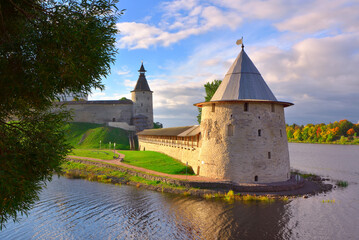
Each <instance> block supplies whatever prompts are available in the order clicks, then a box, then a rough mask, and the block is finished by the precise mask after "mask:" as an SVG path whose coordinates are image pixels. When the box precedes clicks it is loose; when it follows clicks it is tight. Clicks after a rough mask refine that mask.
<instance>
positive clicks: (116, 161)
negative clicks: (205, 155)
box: [68, 151, 227, 182]
mask: <svg viewBox="0 0 359 240" xmlns="http://www.w3.org/2000/svg"><path fill="white" fill-rule="evenodd" d="M116 154H118V155H119V158H118V159H113V160H102V159H97V158H89V157H79V156H72V155H69V156H68V157H69V158H74V159H82V160H93V161H98V162H104V163H111V164H115V165H118V166H122V167H126V168H130V169H133V170H137V171H141V172H145V173H148V174H153V175H157V176H161V177H170V178H176V179H179V180H189V181H193V182H227V181H226V180H221V179H213V178H206V177H202V176H198V175H196V176H194V175H187V176H186V175H175V174H168V173H162V172H156V171H153V170H149V169H146V168H142V167H136V166H133V165H130V164H126V163H123V162H121V160H122V159H124V157H125V155H124V154H122V153H119V152H117V151H116Z"/></svg>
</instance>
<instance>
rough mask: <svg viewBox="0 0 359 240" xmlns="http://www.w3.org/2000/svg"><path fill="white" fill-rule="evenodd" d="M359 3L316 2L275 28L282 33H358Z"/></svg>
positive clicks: (343, 0) (317, 0) (342, 1)
mask: <svg viewBox="0 0 359 240" xmlns="http://www.w3.org/2000/svg"><path fill="white" fill-rule="evenodd" d="M358 9H359V2H353V1H348V0H337V1H325V0H316V1H312V2H311V4H306V5H305V6H304V7H301V8H298V10H297V11H296V13H295V14H293V15H291V16H290V17H288V18H285V19H282V20H281V21H280V22H279V23H277V24H275V26H276V27H277V28H278V29H279V30H280V31H291V32H299V33H316V32H321V31H327V32H329V33H340V32H343V31H344V32H357V31H358V30H359V26H358V24H357V23H358V21H359V11H358Z"/></svg>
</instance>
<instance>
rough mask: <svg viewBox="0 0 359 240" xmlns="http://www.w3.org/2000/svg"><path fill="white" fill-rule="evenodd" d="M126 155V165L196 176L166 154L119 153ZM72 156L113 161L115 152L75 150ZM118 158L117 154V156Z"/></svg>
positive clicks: (145, 152)
mask: <svg viewBox="0 0 359 240" xmlns="http://www.w3.org/2000/svg"><path fill="white" fill-rule="evenodd" d="M118 152H119V153H122V154H124V155H125V158H124V161H123V162H124V163H127V164H129V165H133V166H137V167H142V168H146V169H149V170H153V171H156V172H161V173H167V174H179V175H183V174H186V173H187V175H194V172H193V170H192V168H191V167H188V166H186V165H185V164H183V163H181V162H180V161H178V160H176V159H173V158H171V157H169V156H167V155H165V154H162V153H159V152H152V151H125V150H123V151H118ZM70 155H74V156H79V157H90V158H97V159H102V160H112V159H113V157H114V152H113V151H109V150H97V149H73V150H72V152H71V153H70ZM115 155H116V156H117V154H115Z"/></svg>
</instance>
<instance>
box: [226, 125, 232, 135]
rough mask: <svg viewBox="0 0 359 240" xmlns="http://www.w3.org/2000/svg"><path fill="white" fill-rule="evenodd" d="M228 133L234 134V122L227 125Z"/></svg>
mask: <svg viewBox="0 0 359 240" xmlns="http://www.w3.org/2000/svg"><path fill="white" fill-rule="evenodd" d="M227 135H228V136H233V125H232V124H228V126H227Z"/></svg>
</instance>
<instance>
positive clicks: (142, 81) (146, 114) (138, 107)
mask: <svg viewBox="0 0 359 240" xmlns="http://www.w3.org/2000/svg"><path fill="white" fill-rule="evenodd" d="M138 71H139V72H140V76H139V77H138V80H137V84H136V86H135V89H134V90H133V91H131V98H132V101H133V116H134V117H133V124H134V125H135V126H136V130H137V131H142V130H143V129H148V128H153V104H152V93H153V92H152V91H151V90H150V87H149V86H148V83H147V80H146V76H145V72H146V70H145V68H144V67H143V63H142V64H141V68H140V70H138Z"/></svg>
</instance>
